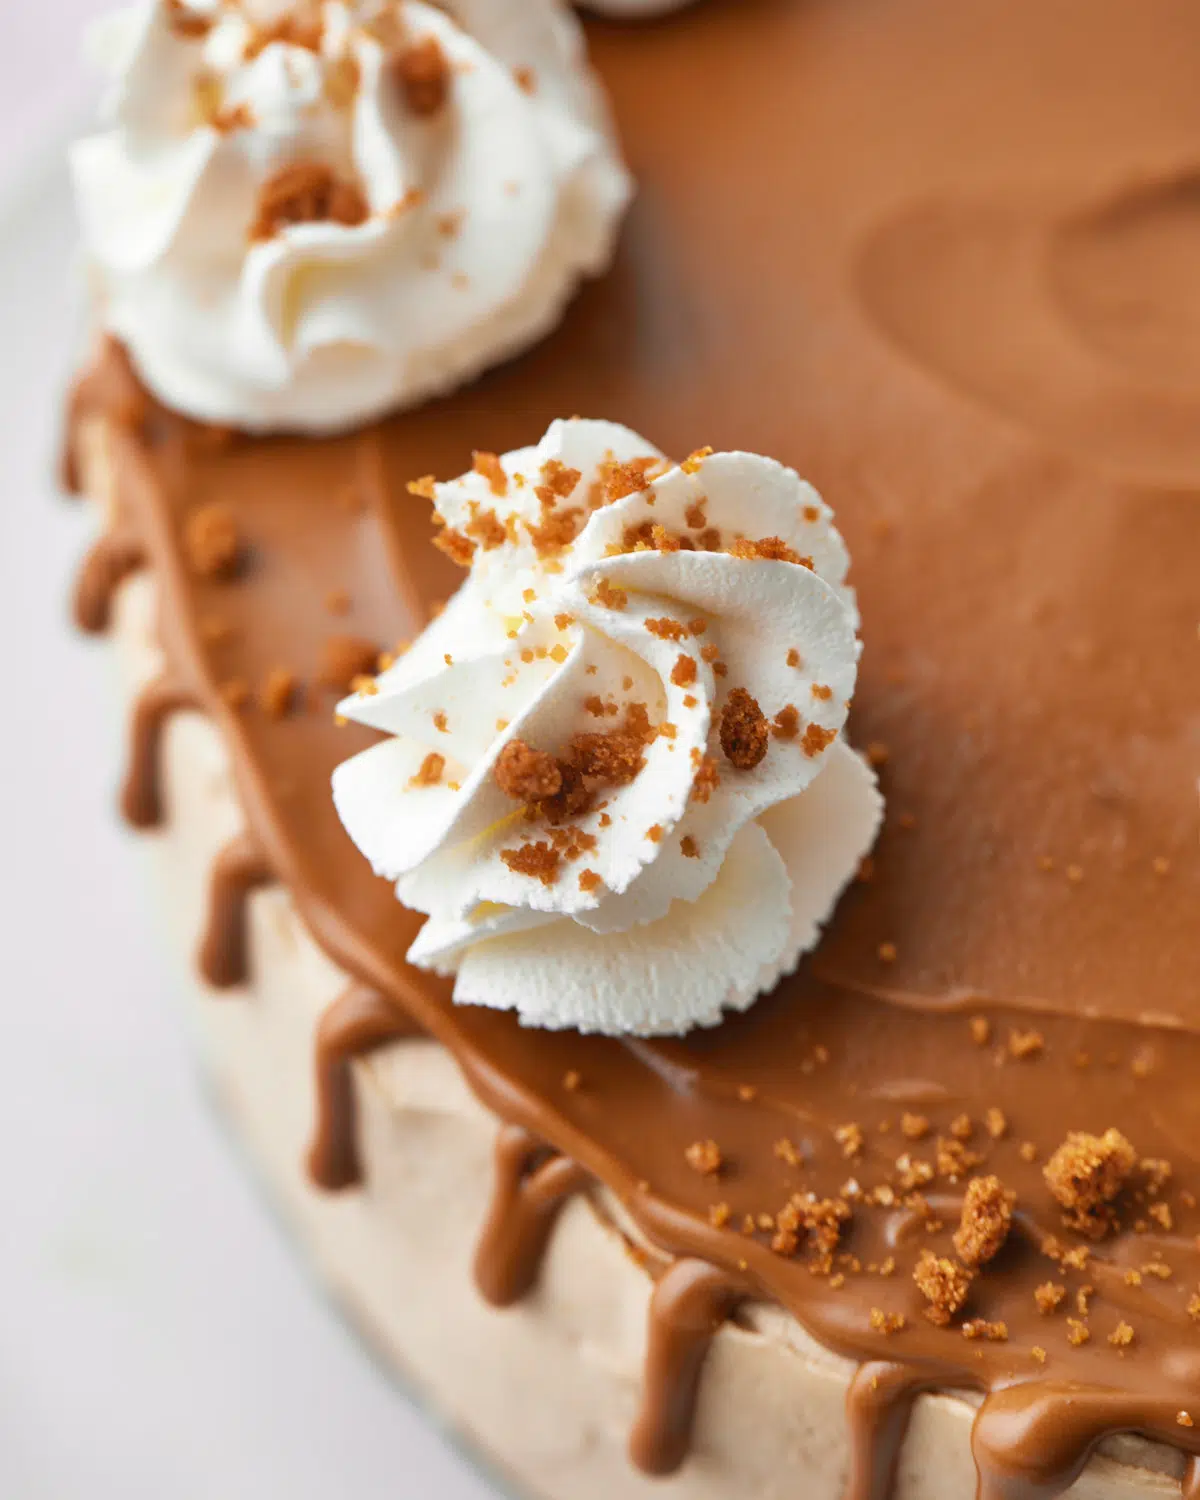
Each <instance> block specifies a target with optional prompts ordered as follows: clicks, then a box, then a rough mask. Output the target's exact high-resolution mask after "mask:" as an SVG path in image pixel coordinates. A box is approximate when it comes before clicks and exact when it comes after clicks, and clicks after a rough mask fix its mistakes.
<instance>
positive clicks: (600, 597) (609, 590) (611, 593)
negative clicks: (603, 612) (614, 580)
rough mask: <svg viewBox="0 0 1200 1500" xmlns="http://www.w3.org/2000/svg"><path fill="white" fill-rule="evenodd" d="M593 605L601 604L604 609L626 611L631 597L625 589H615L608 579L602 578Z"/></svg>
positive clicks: (593, 597)
mask: <svg viewBox="0 0 1200 1500" xmlns="http://www.w3.org/2000/svg"><path fill="white" fill-rule="evenodd" d="M592 603H593V604H599V605H600V606H601V607H602V608H604V609H624V608H625V606H626V605H627V604H628V603H629V595H628V594H627V593H626V592H625V590H624V589H618V588H614V587H613V586H612V584H611V583H609V581H608V579H607V578H601V579H600V581H599V583H597V585H596V592H595V594H594V595H593V596H592Z"/></svg>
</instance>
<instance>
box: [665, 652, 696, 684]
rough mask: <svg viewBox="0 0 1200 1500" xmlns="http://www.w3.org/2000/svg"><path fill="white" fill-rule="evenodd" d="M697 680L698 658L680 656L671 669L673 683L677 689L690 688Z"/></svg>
mask: <svg viewBox="0 0 1200 1500" xmlns="http://www.w3.org/2000/svg"><path fill="white" fill-rule="evenodd" d="M695 680H696V658H695V657H694V656H686V655H682V654H681V655H680V656H679V657H678V659H677V660H676V662H675V665H674V666H673V667H672V668H671V681H672V682H673V683H674V684H675V686H676V687H688V686H690V685H691V684H692V683H693V682H695Z"/></svg>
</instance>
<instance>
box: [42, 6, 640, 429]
mask: <svg viewBox="0 0 1200 1500" xmlns="http://www.w3.org/2000/svg"><path fill="white" fill-rule="evenodd" d="M95 37H96V49H95V50H96V51H97V53H98V55H99V56H100V60H101V62H102V64H104V65H105V66H106V67H107V69H108V71H109V72H110V73H111V75H112V76H113V79H114V82H113V86H112V88H111V90H110V97H109V99H108V103H107V107H106V114H107V116H108V128H107V129H105V130H104V131H103V132H102V133H100V134H98V135H95V136H92V137H90V138H88V139H85V140H83V141H80V142H78V143H77V144H76V145H75V147H74V149H73V151H72V156H71V165H72V172H73V178H74V182H75V188H76V194H77V198H78V202H79V206H80V213H81V218H82V222H83V229H84V236H85V240H86V246H87V251H88V254H89V257H90V261H91V264H92V267H93V270H94V280H95V283H96V287H97V291H98V298H99V304H100V308H99V311H100V316H101V318H102V320H103V322H104V323H105V325H106V326H107V327H108V329H109V330H110V331H111V332H113V333H114V334H116V335H117V337H119V338H120V339H122V340H123V341H124V342H125V343H126V344H127V346H128V348H129V350H130V353H131V355H132V357H133V359H134V362H135V364H136V365H137V367H138V369H139V371H140V373H141V374H142V376H143V378H144V379H145V380H146V382H147V384H148V385H149V386H150V387H151V389H152V390H153V391H154V392H155V393H156V394H157V395H158V396H159V397H160V398H161V399H162V400H163V401H164V402H166V403H167V404H168V405H170V406H172V407H174V408H175V409H177V410H179V411H182V412H185V413H187V414H188V415H190V416H193V417H196V418H198V419H200V420H204V421H210V422H216V423H222V424H227V425H232V426H237V427H241V428H245V429H249V430H265V429H298V430H305V431H311V432H321V431H332V430H336V429H339V428H344V427H349V426H353V425H355V424H357V423H359V422H362V421H365V420H367V419H369V418H370V417H372V416H375V415H377V414H379V413H380V412H382V411H384V410H387V409H390V408H395V407H400V406H405V405H411V404H414V403H416V402H418V401H421V400H423V399H425V398H426V397H429V396H431V395H434V394H437V393H440V392H443V391H446V390H448V389H449V388H451V387H453V386H454V385H457V384H459V383H461V382H463V381H465V380H467V379H469V378H471V377H473V376H474V375H476V374H478V373H479V372H480V371H482V370H483V369H484V368H485V367H487V366H488V365H491V364H493V363H495V362H497V361H499V360H501V359H504V358H506V357H508V356H509V355H511V354H513V353H515V352H516V351H518V350H519V349H521V348H522V347H524V346H526V345H528V344H530V343H531V342H533V341H534V340H536V339H538V338H540V337H542V336H544V335H545V334H546V333H548V332H549V331H550V330H551V329H552V328H553V327H554V326H555V324H556V323H557V322H558V320H559V318H560V317H561V315H562V311H563V308H564V305H565V303H566V301H567V299H568V298H569V296H570V295H571V293H572V292H573V291H574V289H575V287H576V285H577V284H578V281H579V279H580V278H581V277H583V276H587V275H596V274H598V273H600V272H601V271H603V270H604V269H605V267H606V266H607V265H608V263H609V260H610V258H611V255H612V251H613V244H614V240H615V236H616V232H617V228H618V226H619V223H620V220H621V217H622V214H623V212H624V209H625V207H626V205H627V203H628V200H629V197H630V192H631V186H630V180H629V177H628V175H627V173H626V171H625V169H624V167H623V165H622V164H621V160H620V157H619V153H618V150H617V147H616V145H615V143H614V140H613V137H612V133H611V131H610V128H609V124H608V120H607V114H606V109H605V105H604V102H603V99H602V98H601V95H600V93H599V90H598V88H597V86H596V84H595V82H594V80H593V77H592V75H591V73H590V71H589V69H588V67H587V62H586V57H585V54H584V45H583V39H582V32H581V30H580V28H579V25H578V22H577V21H576V19H575V17H574V16H573V15H572V14H571V12H570V11H569V10H568V9H567V7H566V6H565V4H564V3H563V0H455V4H454V5H453V6H452V7H448V8H446V9H442V8H441V7H440V6H436V5H433V4H426V3H422V0H296V3H292V4H288V5H281V4H279V3H272V0H257V3H256V0H144V3H142V4H139V5H136V6H134V7H132V8H131V9H128V10H125V11H122V12H120V13H118V14H117V15H116V16H114V17H112V18H110V20H109V21H107V22H105V23H102V25H101V26H100V27H99V28H98V29H97V32H96V34H95Z"/></svg>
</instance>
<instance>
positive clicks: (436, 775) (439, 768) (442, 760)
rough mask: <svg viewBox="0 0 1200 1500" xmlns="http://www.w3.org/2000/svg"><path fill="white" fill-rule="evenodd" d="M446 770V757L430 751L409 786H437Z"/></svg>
mask: <svg viewBox="0 0 1200 1500" xmlns="http://www.w3.org/2000/svg"><path fill="white" fill-rule="evenodd" d="M445 769H446V757H445V756H444V755H439V754H438V753H437V751H436V750H431V751H430V752H429V754H428V755H427V756H426V757H425V759H424V760H423V761H422V762H421V768H420V770H419V771H418V772H417V774H416V775H415V776H414V777H413V778H412V780H411V781H410V782H409V786H414V787H417V786H437V785H438V783H439V782H440V781H441V779H442V773H443V771H445Z"/></svg>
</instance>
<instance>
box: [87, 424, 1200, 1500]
mask: <svg viewBox="0 0 1200 1500" xmlns="http://www.w3.org/2000/svg"><path fill="white" fill-rule="evenodd" d="M106 436H107V435H106V431H105V428H104V426H103V425H102V424H101V423H99V422H96V423H92V424H90V425H89V426H88V427H86V428H85V429H84V430H83V432H82V433H81V434H80V451H81V457H82V460H83V473H84V475H85V480H86V483H85V489H86V492H87V493H88V494H89V495H90V496H92V497H93V500H94V505H95V507H96V508H97V509H98V510H99V512H100V513H101V518H102V520H103V519H105V518H106V517H107V513H108V512H109V511H110V509H111V506H110V504H109V502H108V500H107V499H106V497H107V496H109V495H111V493H112V478H113V476H112V470H111V465H110V462H109V453H110V447H109V444H108V442H107V440H106ZM155 622H156V585H155V582H154V579H153V577H152V575H151V574H149V573H140V574H135V575H134V576H132V577H131V578H129V579H127V580H126V581H125V582H124V583H123V584H122V585H121V588H120V590H119V592H118V594H117V597H116V600H115V602H114V609H113V631H112V639H113V644H114V645H115V647H116V657H117V663H118V672H119V678H120V690H121V692H122V694H123V696H124V698H125V700H126V704H127V706H131V705H132V702H133V700H134V698H135V696H136V694H137V692H138V690H139V689H140V688H141V687H142V686H144V685H145V684H146V683H147V682H149V681H150V680H151V679H153V678H154V677H155V676H156V675H157V673H158V671H159V670H160V668H161V665H162V653H161V650H160V647H159V645H158V641H157V637H156V624H155ZM162 756H163V763H162V785H163V787H164V791H165V811H166V817H165V820H164V824H163V827H162V829H161V830H160V831H158V832H155V833H152V834H149V835H146V836H144V838H143V842H144V845H145V848H146V853H147V858H148V860H149V862H150V872H151V880H152V882H153V885H154V887H155V890H156V893H157V894H158V897H159V904H160V906H161V907H162V909H163V913H164V916H165V919H166V921H167V923H168V925H169V927H170V929H171V933H172V937H173V939H174V940H175V942H176V943H177V944H178V945H179V946H180V947H181V948H182V949H183V951H184V953H185V954H186V956H187V967H186V973H185V976H184V977H183V979H182V981H181V984H180V992H181V995H182V997H183V1001H184V1006H185V1009H186V1014H187V1019H188V1022H189V1024H190V1028H191V1030H192V1032H193V1034H194V1036H195V1039H196V1042H197V1045H198V1048H199V1051H200V1053H201V1056H202V1059H203V1064H204V1068H205V1071H206V1073H207V1076H208V1078H209V1079H210V1081H211V1083H212V1085H213V1090H214V1093H215V1096H216V1098H217V1099H218V1101H219V1103H220V1106H221V1108H222V1110H223V1111H224V1112H225V1114H226V1115H227V1116H228V1119H229V1121H230V1122H231V1124H232V1125H233V1127H234V1129H235V1131H236V1134H237V1136H238V1138H239V1140H240V1142H241V1144H242V1146H243V1148H244V1150H245V1152H246V1153H247V1155H248V1157H249V1158H250V1160H251V1161H252V1163H253V1165H254V1167H255V1169H256V1171H257V1174H258V1176H259V1177H260V1179H261V1180H262V1181H263V1183H264V1184H265V1185H266V1188H267V1190H268V1192H269V1194H270V1196H271V1197H272V1199H273V1200H274V1202H275V1204H276V1206H277V1207H278V1208H280V1209H281V1210H282V1212H283V1215H284V1217H285V1219H286V1221H287V1223H288V1225H289V1226H290V1228H291V1229H292V1231H293V1232H294V1234H295V1236H296V1237H297V1238H298V1239H299V1241H300V1243H301V1244H302V1246H303V1248H304V1250H305V1253H306V1255H307V1257H308V1259H309V1261H310V1263H311V1265H312V1267H313V1268H314V1270H315V1272H316V1273H317V1275H318V1276H319V1277H320V1278H321V1280H322V1282H323V1283H324V1284H325V1285H326V1286H327V1287H328V1288H329V1289H330V1290H331V1291H332V1292H333V1293H334V1295H335V1297H336V1299H337V1300H338V1302H339V1303H340V1304H341V1306H342V1307H343V1309H344V1310H345V1312H346V1313H347V1314H348V1316H349V1318H350V1320H351V1321H352V1322H353V1324H354V1325H355V1326H356V1327H357V1329H358V1330H359V1331H360V1332H361V1333H362V1335H363V1336H364V1337H365V1338H366V1339H367V1340H368V1342H369V1343H370V1344H371V1345H372V1346H373V1347H374V1349H375V1350H376V1351H377V1352H378V1353H379V1354H380V1356H381V1357H382V1359H383V1360H384V1361H385V1363H386V1364H387V1365H388V1366H390V1367H391V1368H393V1369H394V1370H395V1371H396V1372H397V1373H398V1374H399V1375H400V1376H401V1378H402V1380H403V1382H404V1384H405V1385H406V1386H407V1387H408V1388H409V1390H410V1391H412V1392H413V1393H414V1394H415V1395H416V1396H417V1397H418V1398H419V1399H420V1400H421V1401H422V1402H423V1403H424V1404H425V1405H426V1406H427V1407H428V1408H429V1409H430V1411H431V1412H432V1413H433V1414H434V1415H435V1416H436V1417H437V1418H438V1419H439V1420H441V1421H442V1422H444V1423H445V1424H446V1425H447V1426H448V1427H449V1428H450V1429H451V1430H452V1431H453V1432H454V1433H456V1434H458V1435H459V1436H461V1438H462V1439H463V1440H464V1441H465V1443H466V1445H467V1447H468V1448H469V1449H471V1450H474V1451H475V1452H476V1453H477V1454H478V1455H479V1456H480V1458H481V1459H482V1460H483V1462H484V1463H485V1465H486V1466H488V1467H490V1468H491V1469H492V1470H493V1471H495V1472H497V1473H498V1474H499V1475H500V1476H501V1477H502V1478H503V1479H504V1480H506V1481H507V1483H508V1485H509V1487H510V1488H511V1490H512V1491H513V1493H514V1495H519V1496H521V1497H523V1500H525V1497H528V1500H617V1497H620V1500H651V1497H662V1500H733V1497H737V1500H795V1497H796V1496H797V1494H799V1493H802V1494H803V1495H804V1497H805V1500H841V1497H842V1494H843V1489H844V1485H845V1481H846V1476H847V1472H848V1468H849V1459H850V1454H849V1440H848V1431H847V1426H846V1421H845V1417H844V1403H845V1394H846V1389H847V1386H848V1384H849V1381H850V1378H851V1376H852V1375H853V1373H854V1366H853V1365H852V1364H851V1363H850V1362H849V1361H847V1360H843V1359H841V1358H839V1357H837V1356H836V1355H833V1354H831V1353H830V1352H829V1351H827V1350H825V1349H824V1348H823V1347H822V1346H820V1345H819V1344H817V1343H816V1342H815V1341H814V1340H813V1339H812V1338H810V1337H809V1335H808V1334H806V1333H805V1332H804V1330H803V1329H802V1328H801V1327H800V1326H799V1324H798V1323H797V1322H796V1321H795V1320H794V1319H793V1318H791V1317H790V1316H789V1315H788V1314H786V1313H785V1312H783V1311H782V1310H781V1309H779V1308H776V1307H773V1306H766V1305H758V1304H755V1305H754V1306H750V1307H747V1308H745V1309H743V1310H742V1311H741V1312H740V1313H739V1315H738V1317H737V1318H736V1320H733V1321H731V1322H729V1323H727V1324H726V1325H725V1327H724V1328H723V1329H722V1331H721V1332H720V1333H719V1334H718V1335H717V1337H716V1339H715V1340H714V1342H713V1346H712V1349H711V1351H710V1354H709V1356H708V1360H707V1363H706V1366H705V1370H704V1374H703V1378H702V1381H701V1387H700V1396H699V1404H698V1409H697V1414H696V1424H695V1431H694V1437H693V1443H692V1449H691V1453H690V1456H689V1457H688V1459H687V1460H686V1461H685V1463H684V1465H683V1467H682V1468H681V1469H680V1470H679V1471H678V1473H676V1474H675V1475H673V1476H670V1477H668V1478H665V1479H652V1478H648V1477H646V1476H644V1475H643V1474H641V1473H639V1472H638V1471H637V1470H636V1469H635V1468H634V1467H633V1466H632V1465H631V1463H630V1461H629V1458H628V1455H627V1449H626V1445H627V1440H628V1434H629V1430H630V1428H631V1426H632V1423H633V1421H634V1417H635V1414H636V1409H637V1406H638V1402H639V1396H640V1391H641V1382H642V1363H643V1357H644V1350H645V1343H646V1324H647V1310H648V1305H649V1300H650V1294H651V1290H652V1286H653V1282H652V1279H651V1276H650V1274H649V1273H648V1271H647V1270H646V1269H644V1268H643V1267H642V1266H640V1265H639V1264H638V1263H637V1262H636V1261H635V1259H634V1258H633V1257H632V1256H631V1255H630V1254H629V1253H628V1249H627V1246H626V1242H625V1239H624V1234H628V1233H630V1232H631V1226H629V1225H628V1223H626V1222H624V1221H623V1218H622V1215H621V1212H620V1209H619V1206H618V1205H617V1204H616V1203H615V1201H614V1200H612V1199H611V1198H610V1197H609V1195H608V1194H607V1193H605V1192H604V1191H603V1190H602V1189H599V1188H597V1189H595V1190H593V1191H592V1192H591V1193H590V1194H585V1195H580V1196H578V1197H576V1198H575V1199H573V1200H572V1201H571V1202H569V1203H568V1204H567V1206H566V1208H565V1210H564V1212H563V1214H562V1216H561V1218H560V1220H559V1222H558V1224H557V1227H556V1229H555V1232H554V1234H553V1236H552V1239H551V1242H550V1247H549V1251H548V1254H547V1255H546V1258H545V1262H544V1265H543V1269H542V1273H541V1276H540V1279H539V1282H538V1285H537V1287H536V1288H535V1290H534V1291H533V1292H532V1293H531V1294H530V1295H529V1296H528V1297H526V1298H525V1299H524V1300H523V1301H522V1302H521V1303H520V1304H519V1305H517V1306H516V1307H513V1308H510V1309H508V1310H504V1311H498V1310H497V1309H495V1308H493V1307H491V1306H490V1305H488V1304H487V1303H486V1302H485V1301H484V1300H483V1298H482V1297H481V1296H480V1295H479V1293H478V1291H477V1290H476V1287H475V1283H474V1279H473V1275H472V1259H473V1255H474V1250H475V1246H476V1242H477V1239H478V1235H479V1232H480V1229H481V1227H482V1224H483V1221H484V1217H485V1214H486V1211H487V1206H488V1202H489V1199H490V1196H491V1187H492V1158H493V1147H494V1143H495V1138H496V1131H497V1127H498V1122H497V1121H496V1119H495V1118H494V1117H493V1116H492V1115H491V1114H490V1113H489V1112H488V1111H487V1110H485V1109H484V1108H483V1106H482V1105H481V1104H480V1103H479V1102H478V1101H477V1100H476V1099H475V1097H474V1096H473V1094H472V1093H471V1092H470V1090H469V1089H468V1087H467V1085H466V1083H465V1081H464V1080H463V1078H462V1076H461V1074H460V1072H459V1070H458V1068H457V1065H456V1064H455V1062H454V1060H453V1058H452V1057H451V1056H450V1055H449V1054H448V1053H447V1052H446V1051H445V1050H444V1049H443V1048H441V1047H440V1046H439V1045H437V1044H436V1043H433V1042H430V1041H426V1040H405V1041H399V1042H395V1043H392V1044H391V1045H389V1046H388V1047H386V1048H384V1049H382V1050H381V1051H380V1052H378V1053H376V1054H374V1055H373V1056H371V1057H369V1058H367V1059H364V1060H362V1061H359V1062H356V1063H355V1064H354V1065H353V1072H354V1078H355V1090H356V1097H357V1106H358V1125H359V1143H360V1154H361V1159H362V1163H363V1168H364V1183H363V1185H362V1186H361V1187H360V1188H356V1189H351V1190H349V1191H346V1192H343V1193H338V1194H329V1193H324V1192H322V1191H320V1190H318V1189H316V1188H315V1187H313V1186H312V1184H311V1183H310V1182H309V1180H308V1177H307V1175H306V1172H305V1167H304V1159H305V1153H306V1147H307V1143H308V1139H309V1135H310V1132H311V1128H312V1122H313V1117H314V1083H313V1058H314V1033H315V1029H316V1025H317V1022H318V1020H319V1018H320V1016H321V1014H322V1012H323V1011H324V1010H325V1009H326V1008H327V1007H328V1006H329V1005H331V1004H332V1003H333V1002H334V1001H335V1000H337V998H338V997H339V995H341V994H342V993H343V992H344V990H345V988H346V985H347V983H348V980H347V977H346V976H345V974H344V973H343V972H342V971H341V970H340V969H338V968H337V967H336V966H335V965H334V964H333V963H331V962H330V960H329V959H328V958H327V957H326V956H325V955H324V953H322V952H321V950H320V949H319V948H318V947H317V946H316V944H315V943H314V942H313V940H312V938H311V937H310V936H309V934H308V932H307V930H306V928H305V926H304V924H303V922H302V921H301V918H300V916H299V914H298V912H297V910H296V908H295V906H294V904H293V902H292V900H291V897H290V895H289V893H288V892H287V890H285V889H284V888H282V887H280V886H277V885H275V886H269V887H267V888H265V889H263V890H260V891H257V892H256V893H254V894H253V895H252V897H251V898H250V906H249V919H248V927H249V933H248V950H249V954H250V980H249V982H248V983H247V984H245V985H244V986H241V987H240V988H238V989H235V990H232V991H220V992H218V991H215V990H212V989H210V988H209V987H208V986H207V985H206V984H205V983H204V982H203V981H202V980H201V978H200V976H199V973H198V971H197V969H196V965H195V962H194V958H193V955H194V951H195V947H196V944H197V942H198V941H199V936H200V932H201V927H202V923H203V920H204V915H205V911H206V908H207V892H208V881H209V873H210V870H211V867H212V863H213V860H214V859H215V857H216V855H217V853H218V852H219V850H220V849H221V847H222V846H223V845H224V844H225V843H226V842H227V841H228V840H229V839H230V838H231V837H232V836H234V835H235V834H236V833H238V832H239V831H240V830H241V828H242V826H243V820H242V813H241V809H240V807H239V804H238V799H237V795H236V791H235V788H234V782H233V776H232V771H231V766H230V763H229V757H228V754H227V752H226V749H225V747H224V745H223V743H222V741H221V738H220V736H219V734H218V731H217V729H216V728H215V726H214V725H213V724H212V723H211V722H210V721H209V720H208V719H206V718H205V717H204V716H203V715H202V714H199V713H197V712H193V711H183V712H180V713H178V714H176V715H175V716H174V717H173V718H172V719H171V720H170V722H169V724H168V727H167V730H166V733H165V736H164V741H163V747H162ZM973 1415H974V1408H973V1405H972V1403H971V1400H970V1399H969V1398H967V1397H960V1396H958V1395H954V1394H945V1395H943V1394H937V1395H926V1396H923V1397H921V1398H919V1400H918V1401H917V1403H916V1407H915V1410H914V1414H913V1419H912V1422H911V1425H910V1429H909V1433H908V1437H907V1439H906V1442H905V1445H904V1449H903V1452H902V1455H901V1459H900V1465H899V1473H898V1476H897V1483H896V1489H895V1497H894V1500H967V1497H969V1496H971V1495H973V1494H974V1492H975V1467H974V1463H973V1460H972V1458H971V1453H970V1432H971V1422H972V1418H973ZM397 1457H398V1459H399V1457H400V1455H397ZM1183 1467H1184V1460H1183V1456H1182V1454H1180V1453H1179V1452H1178V1451H1177V1450H1175V1449H1172V1448H1168V1447H1166V1446H1164V1445H1161V1444H1155V1443H1150V1442H1147V1441H1145V1440H1144V1439H1141V1438H1138V1437H1134V1436H1122V1437H1116V1438H1112V1439H1110V1440H1108V1441H1107V1442H1106V1443H1105V1444H1103V1445H1102V1450H1101V1451H1100V1452H1099V1453H1098V1454H1097V1455H1096V1456H1095V1457H1094V1458H1093V1459H1092V1460H1091V1462H1090V1463H1089V1465H1088V1467H1087V1469H1086V1470H1085V1472H1084V1474H1083V1475H1082V1476H1081V1477H1080V1479H1079V1480H1078V1481H1077V1482H1076V1484H1075V1485H1074V1486H1073V1487H1072V1488H1071V1489H1070V1491H1069V1492H1068V1493H1069V1495H1070V1496H1071V1497H1072V1500H1160V1497H1162V1500H1166V1497H1175V1496H1178V1495H1179V1486H1180V1479H1181V1477H1182V1474H1183ZM798 1483H802V1485H803V1489H802V1490H798V1489H797V1484H798Z"/></svg>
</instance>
